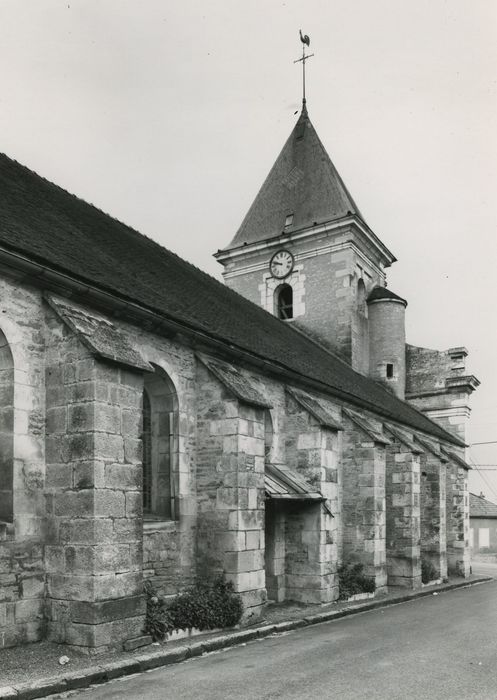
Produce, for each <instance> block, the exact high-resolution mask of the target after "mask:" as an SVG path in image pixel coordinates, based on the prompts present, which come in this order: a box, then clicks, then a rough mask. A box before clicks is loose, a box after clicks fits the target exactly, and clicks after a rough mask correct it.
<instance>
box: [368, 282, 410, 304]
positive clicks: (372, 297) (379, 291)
mask: <svg viewBox="0 0 497 700" xmlns="http://www.w3.org/2000/svg"><path fill="white" fill-rule="evenodd" d="M379 299H394V300H395V301H401V302H402V303H403V304H405V305H406V306H407V301H406V300H405V299H402V297H399V295H398V294H395V292H392V290H391V289H388V288H387V287H375V288H374V289H373V290H372V291H371V293H370V294H369V296H368V299H367V301H368V303H369V302H370V301H378V300H379Z"/></svg>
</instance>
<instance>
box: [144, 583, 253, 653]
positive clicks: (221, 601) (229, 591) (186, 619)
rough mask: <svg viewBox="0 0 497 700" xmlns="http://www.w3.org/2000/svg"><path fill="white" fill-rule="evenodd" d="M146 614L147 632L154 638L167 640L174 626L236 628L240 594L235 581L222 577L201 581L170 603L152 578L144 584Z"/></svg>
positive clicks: (239, 612)
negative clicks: (158, 590) (167, 603)
mask: <svg viewBox="0 0 497 700" xmlns="http://www.w3.org/2000/svg"><path fill="white" fill-rule="evenodd" d="M145 593H146V595H147V615H146V622H145V631H146V632H147V633H148V634H150V635H151V636H152V638H153V639H154V641H158V640H160V639H164V637H165V636H166V634H167V633H168V632H170V631H172V630H174V629H190V628H191V627H197V628H198V629H200V630H210V629H214V628H216V627H233V626H234V625H236V624H237V623H238V622H239V621H240V618H241V616H242V612H243V605H242V600H241V598H240V596H239V595H238V594H237V593H235V592H234V589H233V584H232V583H231V582H230V581H226V580H225V578H224V576H219V577H217V578H215V579H214V580H212V581H202V582H198V583H197V584H196V585H195V586H194V587H193V588H191V589H190V590H189V591H187V592H186V593H182V594H181V595H179V596H178V597H177V598H175V599H174V600H173V601H172V602H171V603H170V604H169V605H166V603H165V601H164V599H163V598H160V597H159V596H158V595H157V593H156V591H155V589H154V587H153V586H152V584H151V583H150V581H147V582H146V584H145Z"/></svg>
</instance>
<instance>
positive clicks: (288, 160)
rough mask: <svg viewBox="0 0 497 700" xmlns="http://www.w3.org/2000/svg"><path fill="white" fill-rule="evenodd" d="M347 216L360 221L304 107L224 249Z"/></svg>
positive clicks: (357, 209)
mask: <svg viewBox="0 0 497 700" xmlns="http://www.w3.org/2000/svg"><path fill="white" fill-rule="evenodd" d="M289 214H293V220H292V223H291V226H288V227H285V220H286V217H287V216H288V215H289ZM350 214H355V215H356V216H358V217H359V218H360V219H362V220H363V217H362V215H361V212H360V211H359V208H358V206H357V204H356V203H355V202H354V200H353V199H352V196H351V194H350V192H349V191H348V190H347V188H346V186H345V184H344V182H343V180H342V178H341V177H340V175H339V174H338V171H337V169H336V168H335V166H334V165H333V163H332V162H331V160H330V157H329V155H328V154H327V152H326V150H325V148H324V146H323V144H322V143H321V141H320V139H319V136H318V135H317V133H316V130H315V129H314V127H313V125H312V123H311V120H310V119H309V115H308V113H307V109H306V108H305V107H304V108H303V110H302V113H301V115H300V117H299V119H298V121H297V123H296V125H295V127H294V129H293V131H292V133H291V134H290V136H289V138H288V139H287V141H286V143H285V145H284V146H283V149H282V151H281V153H280V154H279V156H278V158H277V159H276V162H275V164H274V165H273V167H272V168H271V171H270V173H269V175H268V176H267V178H266V180H265V181H264V184H263V185H262V187H261V189H260V190H259V193H258V194H257V196H256V198H255V200H254V202H253V203H252V206H251V207H250V209H249V211H248V213H247V215H246V216H245V218H244V220H243V221H242V224H241V226H240V228H239V229H238V231H237V233H236V235H235V237H234V238H233V240H232V241H231V243H230V244H229V245H228V246H227V247H226V248H225V250H229V249H231V248H235V247H237V246H241V245H244V244H250V243H255V242H257V241H262V240H266V239H268V238H273V237H275V236H279V235H280V234H281V233H282V232H283V231H285V232H289V231H292V230H293V229H300V228H302V227H305V226H312V225H313V224H314V223H323V222H325V221H326V222H328V221H336V220H338V219H342V218H344V217H346V216H348V215H350Z"/></svg>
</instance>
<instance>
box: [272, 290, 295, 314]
mask: <svg viewBox="0 0 497 700" xmlns="http://www.w3.org/2000/svg"><path fill="white" fill-rule="evenodd" d="M274 295H275V305H276V315H277V316H278V318H282V319H283V320H287V319H289V318H293V289H292V288H291V287H290V285H289V284H282V285H280V286H279V287H277V289H276V290H275V292H274Z"/></svg>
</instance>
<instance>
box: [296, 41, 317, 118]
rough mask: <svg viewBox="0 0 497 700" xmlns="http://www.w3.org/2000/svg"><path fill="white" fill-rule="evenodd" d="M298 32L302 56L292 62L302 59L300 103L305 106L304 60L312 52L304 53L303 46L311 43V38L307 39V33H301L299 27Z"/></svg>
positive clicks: (311, 54)
mask: <svg viewBox="0 0 497 700" xmlns="http://www.w3.org/2000/svg"><path fill="white" fill-rule="evenodd" d="M299 34H300V41H301V42H302V58H298V59H297V60H296V61H294V63H300V62H301V61H302V105H303V106H304V107H305V62H306V61H307V59H308V58H311V56H314V54H313V53H309V54H306V52H305V47H306V46H310V45H311V40H310V39H309V37H308V36H307V34H302V30H301V29H299Z"/></svg>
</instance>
